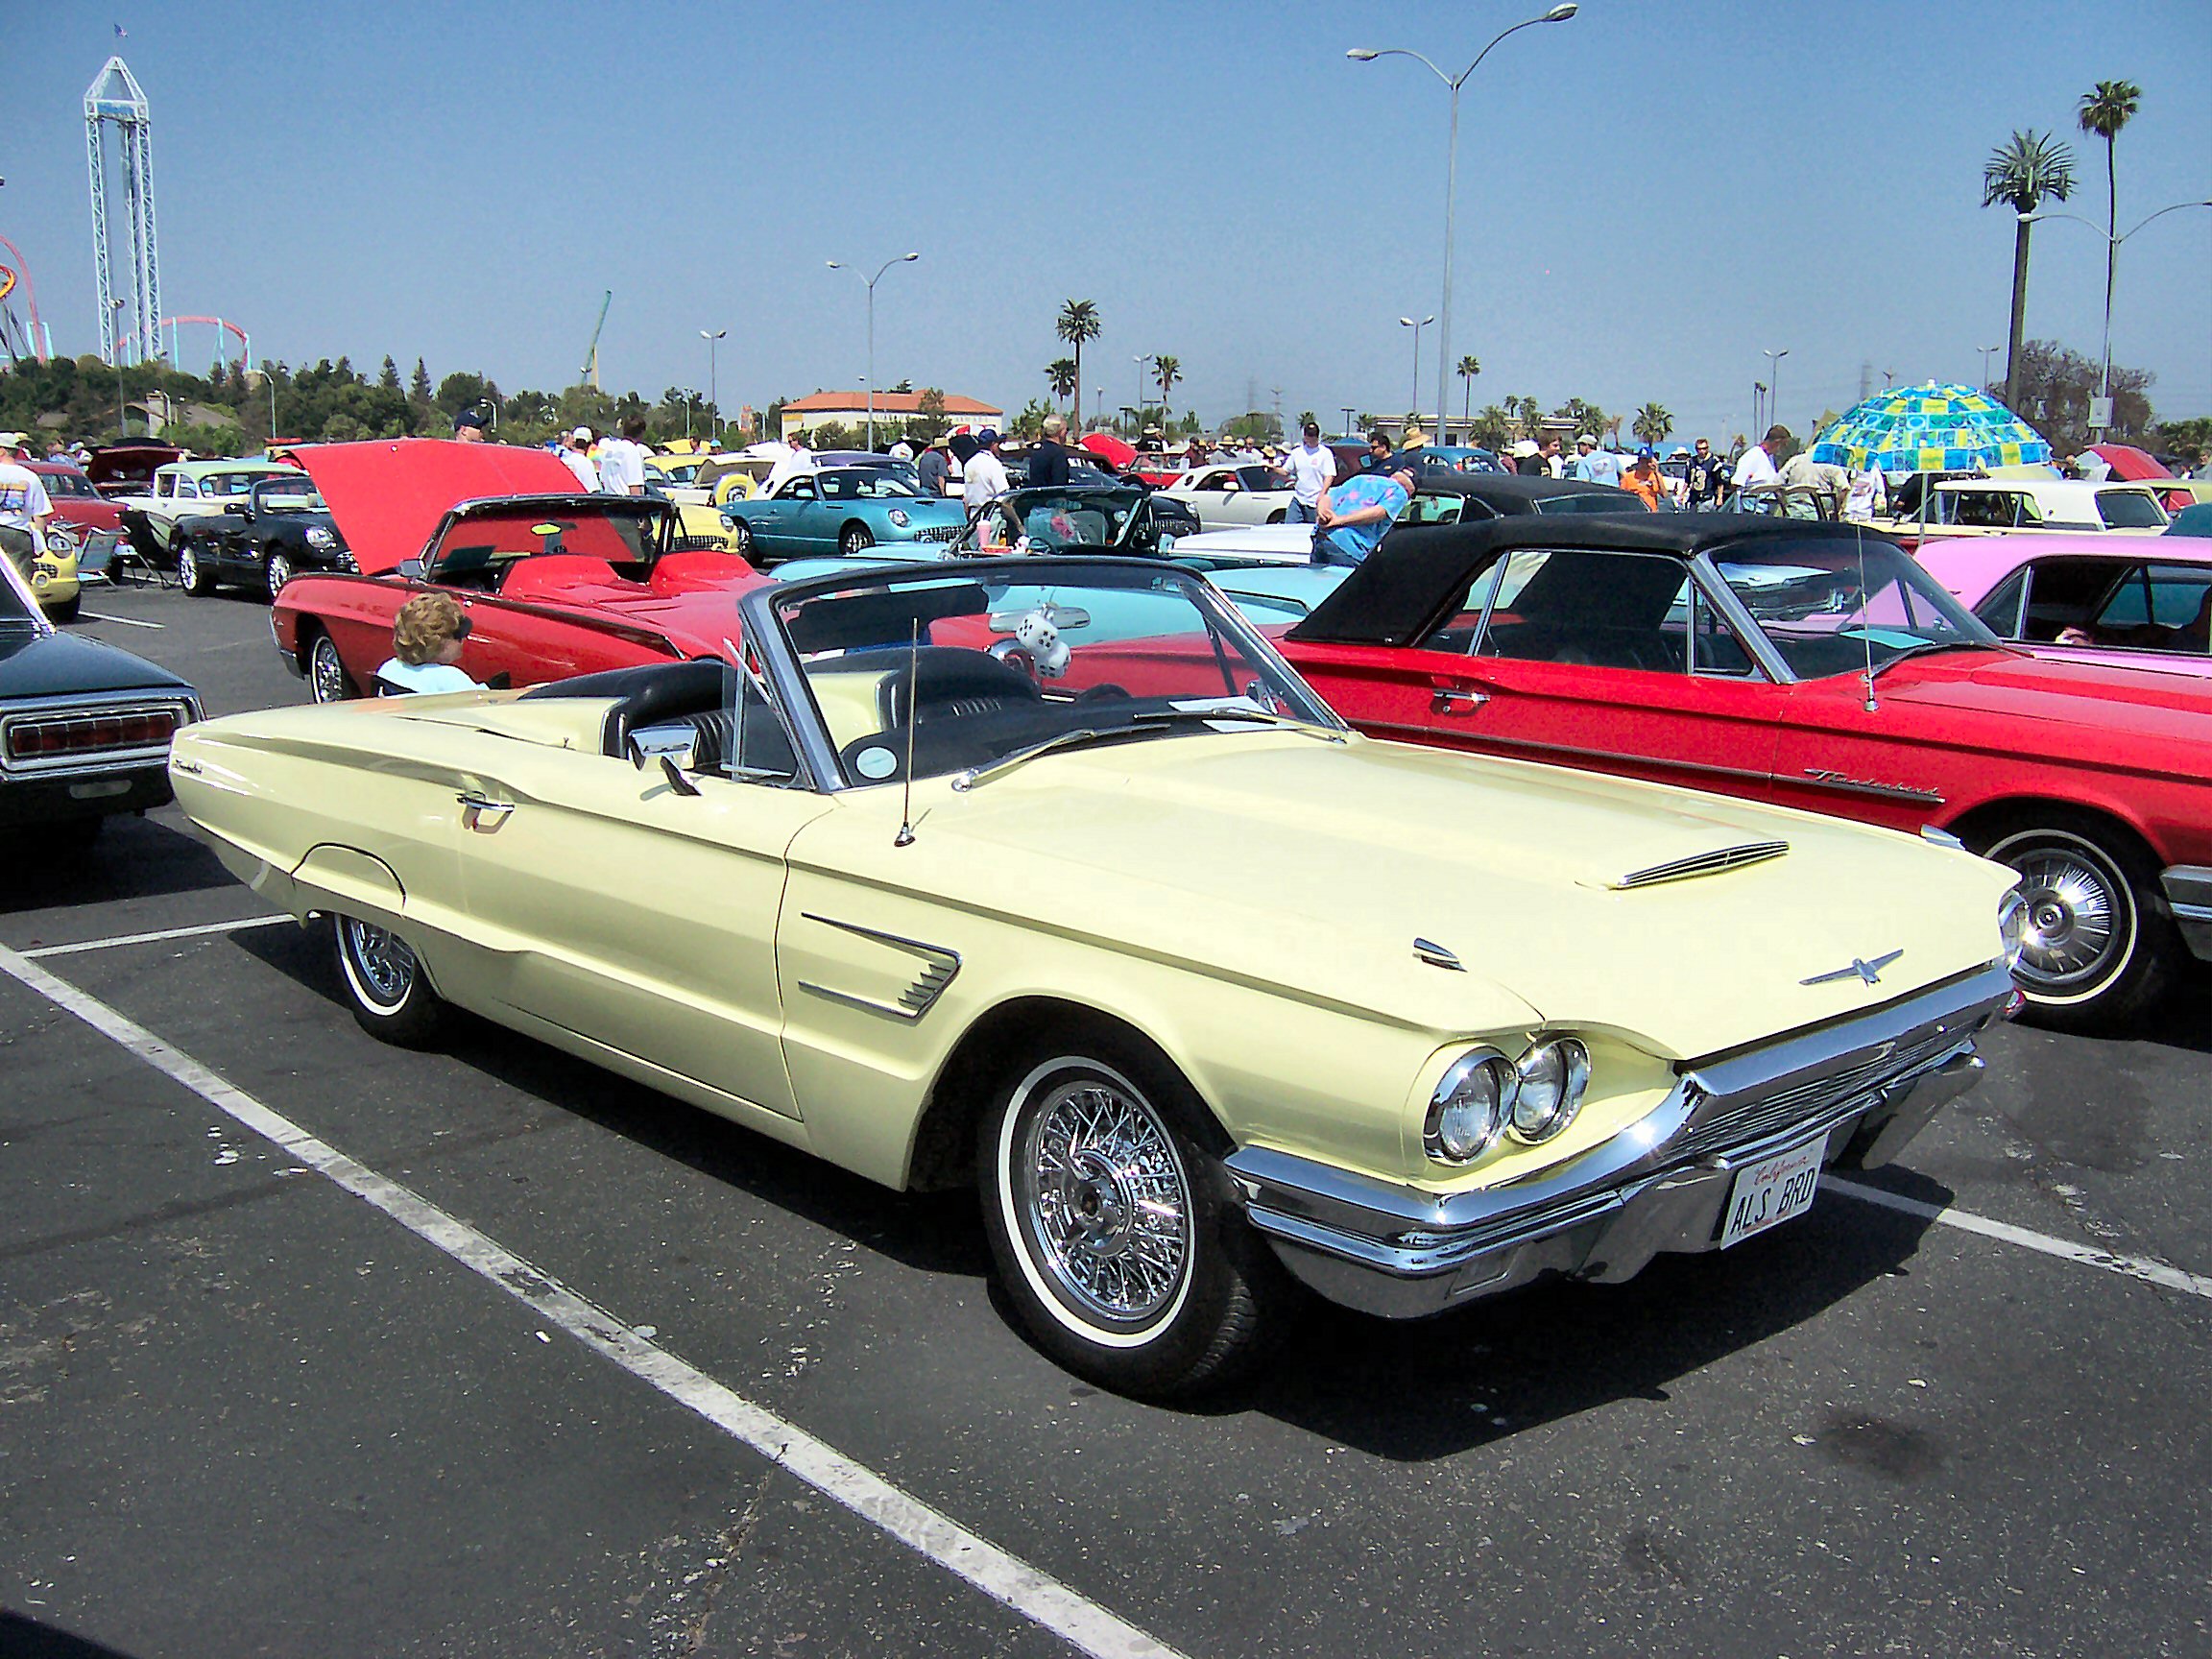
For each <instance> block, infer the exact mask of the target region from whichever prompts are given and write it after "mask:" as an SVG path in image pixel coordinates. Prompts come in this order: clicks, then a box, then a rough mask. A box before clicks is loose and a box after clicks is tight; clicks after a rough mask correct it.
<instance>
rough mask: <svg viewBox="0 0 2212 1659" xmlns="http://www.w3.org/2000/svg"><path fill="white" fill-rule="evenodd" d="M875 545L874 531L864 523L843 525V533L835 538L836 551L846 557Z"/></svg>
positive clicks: (865, 550) (863, 551)
mask: <svg viewBox="0 0 2212 1659" xmlns="http://www.w3.org/2000/svg"><path fill="white" fill-rule="evenodd" d="M875 545H876V535H875V532H874V531H872V530H870V529H869V528H868V526H867V525H865V524H848V525H846V526H845V534H844V535H842V536H840V537H838V538H837V551H838V552H840V553H842V554H844V555H845V556H846V557H847V558H848V559H850V558H852V557H853V556H854V554H857V553H865V552H867V551H868V549H869V548H871V547H873V546H875Z"/></svg>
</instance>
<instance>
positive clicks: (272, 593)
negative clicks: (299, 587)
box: [262, 549, 292, 604]
mask: <svg viewBox="0 0 2212 1659" xmlns="http://www.w3.org/2000/svg"><path fill="white" fill-rule="evenodd" d="M262 575H263V577H264V578H265V579H266V580H267V582H268V585H269V599H270V602H271V603H272V604H274V603H275V602H276V595H277V594H279V593H281V592H283V591H284V584H285V583H287V582H289V581H291V580H292V561H291V560H289V559H287V558H286V557H285V556H284V555H283V554H281V553H278V552H276V551H275V550H274V549H272V550H271V551H270V554H269V560H268V563H267V565H265V566H264V567H263V569H262Z"/></svg>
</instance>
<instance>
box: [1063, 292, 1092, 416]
mask: <svg viewBox="0 0 2212 1659" xmlns="http://www.w3.org/2000/svg"><path fill="white" fill-rule="evenodd" d="M1100 326H1101V325H1100V324H1099V321H1098V307H1097V306H1096V305H1094V304H1093V303H1092V302H1091V301H1088V300H1066V301H1061V305H1060V315H1059V317H1058V318H1057V319H1056V320H1055V321H1054V322H1053V325H1052V332H1053V333H1055V334H1057V335H1059V336H1060V338H1061V339H1063V340H1065V341H1067V342H1068V344H1069V345H1070V346H1072V347H1074V348H1075V385H1076V387H1077V390H1078V394H1079V393H1080V390H1081V387H1082V385H1083V342H1084V341H1086V340H1095V339H1097V338H1098V330H1099V328H1100ZM1076 402H1077V404H1078V407H1077V409H1076V411H1075V413H1076V421H1075V424H1076V425H1078V426H1080V425H1082V424H1083V421H1082V413H1083V411H1082V409H1081V407H1080V404H1081V402H1082V399H1081V397H1080V396H1078V397H1077V399H1076Z"/></svg>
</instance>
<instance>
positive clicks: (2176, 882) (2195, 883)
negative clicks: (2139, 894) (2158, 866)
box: [2158, 864, 2212, 962]
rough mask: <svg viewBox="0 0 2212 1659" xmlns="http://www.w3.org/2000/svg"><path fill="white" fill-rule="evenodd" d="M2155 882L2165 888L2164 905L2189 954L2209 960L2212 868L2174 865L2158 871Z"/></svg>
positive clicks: (2211, 948) (2210, 948) (2211, 919)
mask: <svg viewBox="0 0 2212 1659" xmlns="http://www.w3.org/2000/svg"><path fill="white" fill-rule="evenodd" d="M2158 885H2159V886H2161V887H2163V888H2165V889H2166V903H2167V907H2168V908H2169V909H2171V910H2172V911H2173V912H2174V925H2175V926H2176V927H2178V928H2180V929H2181V943H2182V944H2184V945H2186V946H2188V947H2189V954H2190V955H2192V956H2194V957H2196V958H2197V959H2198V960H2199V961H2200V962H2212V869H2207V868H2206V867H2205V866H2203V865H2201V864H2176V865H2173V866H2171V867H2169V868H2168V869H2166V870H2163V871H2161V872H2160V873H2159V876H2158Z"/></svg>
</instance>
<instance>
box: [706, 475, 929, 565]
mask: <svg viewBox="0 0 2212 1659" xmlns="http://www.w3.org/2000/svg"><path fill="white" fill-rule="evenodd" d="M722 516H723V517H724V518H725V519H727V520H728V521H729V525H730V540H731V542H732V547H731V551H732V552H733V553H737V554H740V555H742V556H743V557H744V558H745V559H747V560H749V561H750V562H751V563H752V564H753V565H754V566H755V567H756V568H757V569H766V568H767V567H768V566H770V565H781V564H782V563H783V562H784V561H785V560H787V559H802V558H805V557H806V556H808V555H810V554H822V553H843V554H846V555H848V556H850V555H852V554H854V553H858V552H861V551H863V550H864V549H866V548H869V547H875V546H878V545H884V544H895V543H898V542H902V541H924V542H945V543H950V542H953V541H958V540H959V539H960V533H961V532H962V531H963V530H964V529H966V528H967V523H968V514H967V510H966V509H965V508H963V507H962V506H961V504H960V503H959V502H958V501H956V500H953V499H951V498H950V497H949V496H947V497H936V496H928V495H924V494H923V493H921V492H920V491H918V490H917V489H916V488H915V487H914V484H913V482H912V481H911V480H910V479H908V478H907V477H905V476H904V475H903V474H902V473H900V472H896V471H892V470H890V469H878V468H874V467H825V468H823V469H821V470H820V471H816V472H802V473H797V474H794V475H793V476H791V477H789V478H786V479H784V480H783V481H782V482H781V483H780V484H778V485H777V486H776V488H775V489H773V490H770V491H764V492H762V493H760V494H757V495H754V496H751V497H749V498H748V499H746V500H743V501H733V502H731V503H730V504H729V505H728V506H727V507H725V508H723V510H722ZM921 556H922V557H926V556H927V555H926V554H922V555H921Z"/></svg>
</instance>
